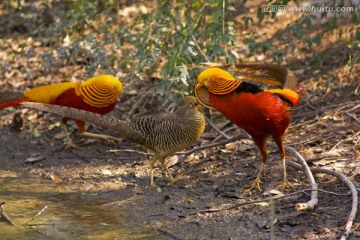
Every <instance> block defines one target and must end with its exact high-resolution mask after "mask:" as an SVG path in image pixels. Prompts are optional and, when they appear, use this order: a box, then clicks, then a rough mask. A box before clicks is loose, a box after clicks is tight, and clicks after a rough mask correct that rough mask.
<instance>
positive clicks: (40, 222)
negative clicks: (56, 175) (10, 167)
mask: <svg viewBox="0 0 360 240" xmlns="http://www.w3.org/2000/svg"><path fill="white" fill-rule="evenodd" d="M65 185H66V184H61V183H60V184H58V183H54V181H52V180H46V179H43V178H41V177H34V176H27V175H23V174H19V173H15V172H11V171H2V170H1V171H0V202H5V204H4V205H3V208H4V211H5V212H6V214H7V215H8V216H9V217H10V219H11V220H12V221H13V222H14V223H15V224H16V226H11V225H10V224H8V223H6V222H4V221H1V222H0V239H151V238H153V237H154V235H156V233H155V232H154V230H153V229H152V228H151V227H150V226H149V225H146V224H145V225H144V224H142V223H141V221H137V220H135V219H134V216H133V215H131V210H130V209H128V208H127V207H126V206H123V207H121V206H119V205H116V206H113V205H112V204H111V200H114V199H116V196H111V191H110V193H107V194H99V193H96V192H90V191H89V192H86V191H76V190H72V188H71V187H69V186H65ZM101 195H104V196H101ZM42 210H43V211H42ZM156 239H166V238H164V237H162V236H157V237H156Z"/></svg>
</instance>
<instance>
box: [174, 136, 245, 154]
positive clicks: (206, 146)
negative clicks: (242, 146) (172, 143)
mask: <svg viewBox="0 0 360 240" xmlns="http://www.w3.org/2000/svg"><path fill="white" fill-rule="evenodd" d="M244 138H247V136H246V135H243V134H241V135H238V136H235V137H232V138H229V139H226V140H223V141H221V142H216V143H212V144H208V145H205V146H201V147H197V148H194V149H191V150H189V151H186V152H178V153H175V155H190V154H192V153H194V152H197V151H199V150H203V149H207V148H212V147H217V146H221V145H225V144H228V143H231V142H235V141H237V140H240V139H244Z"/></svg>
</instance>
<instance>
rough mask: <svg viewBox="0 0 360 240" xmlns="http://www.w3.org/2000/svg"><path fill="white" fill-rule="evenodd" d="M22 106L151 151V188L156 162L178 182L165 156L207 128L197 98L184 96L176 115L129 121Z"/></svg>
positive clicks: (40, 106) (41, 105)
mask: <svg viewBox="0 0 360 240" xmlns="http://www.w3.org/2000/svg"><path fill="white" fill-rule="evenodd" d="M23 105H25V106H27V107H33V108H37V109H40V110H43V111H49V112H53V113H57V114H61V115H63V116H67V117H70V118H74V119H80V120H84V121H85V120H86V121H87V122H90V123H93V124H95V125H99V126H102V127H106V128H110V129H113V130H116V131H118V132H119V133H120V135H121V136H122V137H124V138H126V139H128V140H130V141H133V142H135V143H138V144H140V145H141V146H142V147H143V148H145V149H148V150H150V151H152V152H153V153H154V156H153V157H152V158H151V159H150V174H151V178H150V186H151V187H154V186H155V184H154V177H153V167H154V164H155V163H156V161H159V162H161V164H162V165H163V166H164V168H165V170H166V172H167V174H168V179H169V181H170V182H171V183H175V182H176V180H175V179H174V178H173V177H172V175H171V173H170V170H169V169H168V167H167V166H166V164H165V159H166V157H168V156H170V155H172V154H174V153H175V152H177V151H180V150H183V149H185V148H187V147H189V146H191V145H192V144H194V143H195V142H196V141H197V140H198V139H199V138H200V136H201V134H202V133H203V131H204V128H205V117H204V115H203V114H202V113H201V112H200V111H199V104H198V102H197V101H196V99H195V98H194V97H185V98H184V99H183V100H182V101H181V103H180V104H179V105H178V106H177V108H176V109H175V111H174V112H171V113H161V114H154V115H149V116H143V117H135V118H132V119H130V120H129V122H125V121H121V120H117V119H113V118H109V117H106V116H102V115H98V114H94V113H90V112H87V111H81V110H77V109H73V108H66V107H60V106H55V105H48V104H40V103H31V102H27V103H23Z"/></svg>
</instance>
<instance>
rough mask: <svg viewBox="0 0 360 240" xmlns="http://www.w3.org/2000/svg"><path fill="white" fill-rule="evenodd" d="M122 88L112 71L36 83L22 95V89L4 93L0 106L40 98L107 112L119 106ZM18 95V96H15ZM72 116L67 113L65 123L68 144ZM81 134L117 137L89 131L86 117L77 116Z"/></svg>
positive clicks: (69, 144) (0, 107) (49, 101)
mask: <svg viewBox="0 0 360 240" xmlns="http://www.w3.org/2000/svg"><path fill="white" fill-rule="evenodd" d="M121 91H122V84H121V82H120V81H119V80H118V79H117V78H115V77H113V76H111V75H97V76H95V77H92V78H90V79H88V80H86V81H85V82H79V83H75V82H62V83H57V84H51V85H47V86H41V87H36V88H33V89H31V90H28V91H25V92H24V93H23V95H22V96H19V93H18V92H14V93H11V92H4V93H0V94H1V95H2V96H3V97H1V99H0V100H1V101H0V109H2V108H5V107H10V106H15V105H18V104H20V103H22V102H39V103H48V104H55V105H60V106H67V107H73V108H77V109H83V110H86V111H89V112H94V113H98V114H106V113H109V112H110V111H112V110H113V109H114V108H115V105H116V101H117V99H118V98H119V97H120V95H121ZM14 98H15V99H14ZM69 119H70V118H68V117H66V116H65V117H63V118H62V123H63V127H64V130H65V134H66V138H67V145H68V146H74V145H73V144H72V143H71V139H70V137H69V134H68V131H67V127H66V123H67V121H68V120H69ZM75 122H76V125H77V127H78V130H79V132H80V133H81V134H83V135H85V136H90V137H98V138H103V139H110V138H111V139H115V138H113V137H110V136H107V135H103V134H95V133H90V132H87V131H85V122H86V120H77V119H76V120H75Z"/></svg>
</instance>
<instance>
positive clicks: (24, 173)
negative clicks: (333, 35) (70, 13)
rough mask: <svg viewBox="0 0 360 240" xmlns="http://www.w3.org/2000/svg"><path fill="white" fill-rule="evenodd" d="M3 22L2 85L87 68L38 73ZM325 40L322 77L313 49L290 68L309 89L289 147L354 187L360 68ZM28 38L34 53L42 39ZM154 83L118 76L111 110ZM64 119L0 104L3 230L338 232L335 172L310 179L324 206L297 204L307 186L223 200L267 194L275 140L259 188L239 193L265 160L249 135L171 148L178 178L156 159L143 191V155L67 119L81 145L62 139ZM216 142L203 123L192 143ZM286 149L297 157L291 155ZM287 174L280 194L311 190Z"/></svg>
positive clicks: (341, 218)
mask: <svg viewBox="0 0 360 240" xmlns="http://www.w3.org/2000/svg"><path fill="white" fill-rule="evenodd" d="M0 21H2V22H3V23H4V21H5V20H4V19H0ZM18 23H19V22H18ZM19 24H20V25H21V22H20V23H19ZM23 24H24V26H26V27H28V26H27V25H26V24H25V23H23ZM17 27H18V26H17ZM17 29H18V28H17ZM7 31H8V35H7V36H6V38H5V37H4V38H2V39H1V43H2V44H0V56H2V58H1V59H2V60H1V61H0V65H1V67H2V70H3V75H2V79H0V89H3V88H4V89H7V90H9V89H15V90H24V89H25V88H26V87H29V86H34V85H36V86H37V85H43V84H48V83H50V82H51V81H52V80H53V79H54V78H56V80H57V81H59V80H64V79H66V78H67V77H68V76H70V75H71V74H72V73H74V76H76V78H80V79H81V77H82V76H84V71H83V70H78V71H74V69H79V67H78V66H66V65H61V67H60V69H58V71H57V74H58V75H56V76H54V73H53V72H51V71H50V72H46V71H43V70H41V67H39V64H38V62H37V61H36V56H38V55H36V56H35V57H33V58H34V60H33V61H28V60H27V59H26V58H25V57H24V56H18V57H10V54H11V53H13V52H14V51H16V50H17V47H18V46H19V43H21V42H23V43H24V42H28V43H29V41H30V44H34V42H33V40H29V39H28V40H26V38H24V37H23V36H22V35H17V34H11V33H12V32H11V29H10V27H8V28H7ZM13 31H15V30H13ZM329 41H330V40H329ZM331 46H332V47H329V46H328V47H327V49H326V54H325V57H324V59H323V62H322V63H323V68H322V70H323V73H324V74H323V75H322V76H321V77H316V76H315V73H314V71H315V69H314V66H312V65H311V64H310V63H309V62H308V61H307V60H308V59H309V58H310V57H311V56H313V55H310V54H309V55H307V56H303V57H302V58H301V59H300V58H299V59H300V60H299V59H297V60H296V61H298V63H299V64H301V66H302V67H301V68H300V69H299V70H298V71H295V73H296V74H297V76H298V77H299V80H300V85H301V86H302V87H303V88H304V89H305V90H304V92H303V93H302V101H301V104H300V106H298V107H296V108H295V110H294V113H293V120H292V124H291V126H290V127H289V129H288V131H287V135H286V145H288V146H291V147H293V148H295V149H296V150H297V151H298V152H299V153H301V155H302V156H303V157H304V158H305V159H307V160H312V161H311V162H310V161H309V165H310V166H312V167H317V168H326V169H331V170H333V171H336V172H341V173H344V174H345V175H346V176H347V177H348V178H349V179H350V180H351V181H352V182H353V183H354V184H355V186H356V187H357V188H358V189H359V187H360V161H359V160H360V97H359V95H360V89H359V80H358V79H359V78H360V74H359V73H360V67H359V66H358V65H355V66H353V68H352V69H350V67H349V66H348V65H347V64H346V63H347V61H348V56H349V55H350V54H351V53H349V55H348V54H347V53H348V52H347V51H348V50H347V48H346V46H345V45H342V44H340V43H338V44H335V45H334V44H333V45H331ZM33 47H34V49H35V52H36V54H38V52H40V51H41V49H45V48H48V47H47V46H36V44H34V45H33ZM39 54H40V53H39ZM313 54H314V53H313ZM6 56H7V57H6ZM344 56H345V57H344ZM39 69H40V70H39ZM330 78H331V81H329V79H330ZM152 84H156V83H152ZM151 87H152V86H151V83H149V85H146V84H144V85H136V86H131V85H129V84H127V85H126V84H125V89H124V94H123V96H122V97H121V99H120V100H119V104H118V106H117V108H116V110H115V111H114V112H113V113H111V114H110V116H113V117H116V118H121V119H124V118H125V117H126V114H124V113H127V112H128V111H129V110H130V109H131V107H132V106H134V104H135V103H136V102H137V100H138V99H137V97H136V95H135V94H134V89H136V93H137V94H138V95H141V94H142V93H145V92H146V91H148V89H149V88H151ZM154 99H155V100H154ZM158 101H159V97H155V98H153V99H151V101H150V100H149V101H148V102H147V105H146V106H143V108H144V109H146V110H148V109H157V110H161V108H163V106H162V105H161V104H159V102H158ZM156 106H158V107H157V108H156ZM159 106H160V109H159ZM204 113H205V114H206V115H207V116H208V117H209V118H210V119H211V121H212V122H214V124H216V126H218V128H220V129H221V130H222V131H224V132H226V134H228V135H229V136H235V135H238V134H241V130H240V129H239V128H237V127H235V126H234V125H233V124H231V123H229V122H228V121H227V120H226V119H224V118H223V117H222V116H221V115H219V114H218V113H216V112H214V113H213V115H210V112H209V111H208V110H204ZM14 115H15V116H17V118H16V119H17V121H15V122H14V120H13V118H14ZM59 120H60V117H59V116H56V115H53V114H48V113H43V112H39V111H36V110H31V109H23V108H12V109H5V110H2V111H0V146H1V147H0V182H1V184H0V202H5V204H4V205H3V208H4V211H5V212H6V213H7V214H8V215H9V217H10V218H11V219H12V220H13V221H14V222H15V223H16V225H17V226H11V225H10V224H8V223H7V222H5V221H1V222H0V233H1V239H229V240H230V239H232V240H234V239H259V240H260V239H264V240H265V239H270V238H271V235H273V236H275V238H274V239H280V240H281V239H338V238H339V237H340V235H341V234H342V232H343V231H344V227H345V224H346V220H347V217H348V214H349V211H350V209H351V195H350V192H349V189H348V188H347V187H346V186H345V185H344V184H342V183H341V182H340V181H339V179H337V178H335V177H333V176H329V175H325V174H316V175H315V177H316V181H317V183H318V184H319V188H320V189H323V190H327V191H329V192H327V193H325V192H319V204H318V205H317V206H316V208H315V209H314V210H312V211H296V210H295V208H294V206H295V204H296V203H298V202H306V201H308V200H309V199H310V194H309V192H306V191H304V192H299V193H298V194H295V195H291V196H288V197H286V198H283V199H281V200H276V201H274V202H273V203H270V202H262V203H256V204H249V205H244V206H240V207H236V208H233V209H230V210H221V209H224V208H230V207H231V206H236V205H237V204H239V203H242V202H245V201H252V200H259V199H263V198H267V197H269V196H272V194H270V193H268V192H269V191H270V190H273V189H276V184H277V182H278V181H280V180H281V178H282V167H281V164H280V157H279V153H278V152H277V151H276V149H272V148H269V162H268V164H267V168H266V171H265V174H264V177H263V185H262V186H263V188H264V189H263V190H264V192H262V193H260V192H258V191H254V192H253V193H252V194H251V195H243V194H242V193H243V190H244V189H245V187H246V186H247V185H249V184H250V183H251V181H253V180H254V179H255V177H256V173H257V170H258V167H259V166H260V156H259V153H258V150H257V148H256V147H255V145H254V144H253V142H252V141H251V140H248V139H244V140H240V141H237V142H233V143H229V144H227V145H225V146H217V147H213V148H208V149H204V150H199V151H197V152H195V153H192V154H190V155H177V156H176V157H173V158H171V160H172V161H171V163H172V165H173V166H172V167H171V171H172V172H173V173H174V176H176V177H182V178H184V181H181V182H179V183H177V184H175V185H171V184H169V183H168V182H167V179H166V175H165V173H164V171H163V169H161V168H160V167H159V168H157V169H156V171H155V176H156V178H155V182H156V184H157V185H158V187H157V188H155V189H150V188H149V181H150V179H149V168H148V162H147V159H148V158H149V157H150V155H149V153H147V152H145V151H144V150H143V149H142V148H140V147H139V146H137V145H135V144H132V143H130V142H128V141H126V140H123V141H122V142H120V143H114V142H106V141H101V140H93V139H88V138H84V137H82V136H80V135H79V134H78V133H77V131H76V129H75V127H74V126H73V125H71V126H70V129H71V131H72V134H71V137H72V138H73V140H74V142H75V143H77V144H78V145H79V147H80V148H79V149H66V148H65V147H64V144H63V138H64V135H63V132H62V128H61V126H60V125H59ZM88 130H89V131H92V132H97V133H103V134H109V135H113V136H117V135H116V133H115V132H113V131H110V130H108V129H102V128H99V127H97V126H88ZM221 140H224V139H223V138H221V137H219V136H218V133H217V132H216V131H215V130H214V129H213V128H212V127H210V126H209V125H207V127H206V130H205V132H204V134H203V136H202V138H201V139H200V140H199V142H198V143H197V144H195V145H194V146H193V147H192V148H197V147H199V146H201V145H207V144H210V143H214V142H218V141H221ZM329 155H331V157H329ZM327 156H328V157H327ZM287 159H289V160H295V158H294V157H293V156H291V155H288V157H287ZM288 175H289V179H290V181H291V183H293V184H294V185H295V186H296V188H295V189H287V190H286V191H285V192H284V194H289V193H291V192H294V191H298V190H302V189H309V185H308V182H307V180H306V177H305V175H304V174H303V173H302V172H300V171H296V170H294V169H292V168H290V167H289V168H288ZM359 226H360V219H359V216H357V218H356V220H355V222H354V225H353V229H352V230H353V231H352V234H351V235H350V237H349V239H359V238H360V229H359Z"/></svg>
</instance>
